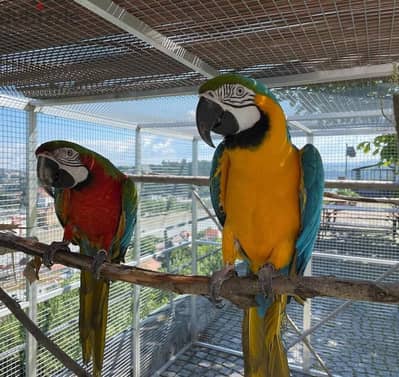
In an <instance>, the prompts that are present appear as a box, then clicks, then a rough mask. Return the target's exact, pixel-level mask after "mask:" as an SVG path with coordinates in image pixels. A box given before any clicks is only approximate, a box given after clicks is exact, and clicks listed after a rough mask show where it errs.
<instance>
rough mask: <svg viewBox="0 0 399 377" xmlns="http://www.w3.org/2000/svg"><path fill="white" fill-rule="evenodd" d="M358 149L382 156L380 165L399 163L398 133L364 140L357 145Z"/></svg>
mask: <svg viewBox="0 0 399 377" xmlns="http://www.w3.org/2000/svg"><path fill="white" fill-rule="evenodd" d="M357 149H358V150H361V151H363V153H366V154H367V153H372V154H373V156H376V155H379V156H380V162H379V164H380V165H383V166H396V165H399V159H398V138H397V135H396V134H386V135H379V136H377V137H375V138H374V140H373V141H372V142H370V141H363V142H361V143H359V144H358V145H357Z"/></svg>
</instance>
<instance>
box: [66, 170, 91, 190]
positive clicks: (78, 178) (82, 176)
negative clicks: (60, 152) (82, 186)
mask: <svg viewBox="0 0 399 377" xmlns="http://www.w3.org/2000/svg"><path fill="white" fill-rule="evenodd" d="M60 169H62V170H65V171H66V172H67V173H68V174H70V175H71V176H72V177H73V179H74V181H75V183H74V185H73V186H71V188H73V187H75V186H77V185H78V184H79V183H82V182H84V181H85V180H86V179H87V178H88V176H89V171H88V169H87V168H86V166H84V165H80V166H68V165H60Z"/></svg>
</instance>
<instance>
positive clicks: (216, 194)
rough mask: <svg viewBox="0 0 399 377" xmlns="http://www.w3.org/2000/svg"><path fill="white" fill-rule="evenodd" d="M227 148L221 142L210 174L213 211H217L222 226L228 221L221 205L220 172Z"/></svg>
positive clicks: (214, 156)
mask: <svg viewBox="0 0 399 377" xmlns="http://www.w3.org/2000/svg"><path fill="white" fill-rule="evenodd" d="M224 149H225V146H224V142H221V143H220V144H219V145H218V146H217V148H216V150H215V153H214V155H213V159H212V166H211V172H210V184H209V188H210V192H211V201H212V206H213V209H214V210H215V213H216V216H217V218H218V219H219V222H220V224H222V226H223V225H224V222H225V220H226V214H225V213H224V211H223V208H222V207H221V205H220V190H221V188H220V171H219V169H218V168H219V163H220V159H221V157H222V155H223V152H224Z"/></svg>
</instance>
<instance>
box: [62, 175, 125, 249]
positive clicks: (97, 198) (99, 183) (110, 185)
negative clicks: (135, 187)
mask: <svg viewBox="0 0 399 377" xmlns="http://www.w3.org/2000/svg"><path fill="white" fill-rule="evenodd" d="M121 194H122V193H121V182H120V181H119V180H117V179H111V178H110V177H106V176H104V175H100V176H99V175H95V178H92V179H91V181H90V183H89V184H88V185H87V186H85V187H83V188H81V189H79V190H74V189H72V190H70V195H69V200H68V201H67V203H65V204H66V205H65V207H64V209H65V211H66V214H67V216H66V217H67V223H66V224H65V225H66V226H65V234H64V238H66V239H72V238H75V239H77V240H79V239H81V238H86V239H88V240H89V242H90V244H92V245H93V246H96V247H99V248H104V249H106V250H109V247H110V246H111V243H112V239H113V238H114V236H115V233H116V231H117V229H118V225H119V220H120V215H121V202H122V198H121Z"/></svg>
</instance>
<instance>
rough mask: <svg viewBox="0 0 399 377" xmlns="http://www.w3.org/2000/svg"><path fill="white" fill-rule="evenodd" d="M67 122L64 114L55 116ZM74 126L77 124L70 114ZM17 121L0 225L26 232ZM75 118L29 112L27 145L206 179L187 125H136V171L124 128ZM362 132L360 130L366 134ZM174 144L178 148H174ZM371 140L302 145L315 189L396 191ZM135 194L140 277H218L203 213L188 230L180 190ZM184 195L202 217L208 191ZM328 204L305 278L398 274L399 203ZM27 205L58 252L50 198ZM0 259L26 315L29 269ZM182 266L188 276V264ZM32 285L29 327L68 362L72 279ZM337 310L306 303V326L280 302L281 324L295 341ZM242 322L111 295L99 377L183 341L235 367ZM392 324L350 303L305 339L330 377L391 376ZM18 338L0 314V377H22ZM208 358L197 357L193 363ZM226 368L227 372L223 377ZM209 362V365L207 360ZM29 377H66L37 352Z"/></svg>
mask: <svg viewBox="0 0 399 377" xmlns="http://www.w3.org/2000/svg"><path fill="white" fill-rule="evenodd" d="M191 100H192V99H191V98H190V101H191ZM67 114H68V113H67V112H65V116H66V115H67ZM74 117H75V118H79V116H77V115H76V114H74ZM29 119H30V118H29V116H28V115H27V113H26V112H25V111H22V110H15V109H11V108H4V107H3V108H1V110H0V123H1V126H2V127H1V128H0V140H1V142H2V143H1V144H2V148H1V149H0V162H1V166H0V168H1V170H0V172H1V177H0V178H1V180H0V189H1V195H0V205H1V206H0V208H1V216H2V219H1V223H5V224H15V225H20V226H22V227H24V226H25V225H26V221H27V220H26V212H27V205H28V203H27V201H28V198H27V196H28V194H27V188H26V186H27V182H26V181H27V177H26V171H27V170H26V166H27V164H29V163H31V162H32V161H34V157H33V156H29V157H27V151H28V150H29V145H28V143H29V140H28V136H30V137H31V139H32V135H31V134H29V132H28V130H29V122H30V120H29ZM82 119H84V120H82ZM82 119H81V120H79V119H66V118H63V117H60V116H55V115H51V114H50V113H40V112H39V113H37V114H36V120H37V129H36V134H34V138H36V140H34V142H35V144H40V143H42V142H44V141H47V140H52V139H68V140H71V141H74V142H78V143H79V144H82V145H84V146H86V147H89V148H91V149H94V150H96V151H97V152H99V153H101V154H103V155H105V156H106V157H108V158H109V159H110V160H111V161H112V162H113V163H114V164H115V165H116V166H118V167H119V168H120V169H121V170H123V171H124V172H126V173H128V174H136V173H143V174H149V175H160V174H162V175H164V174H166V175H191V174H194V173H195V174H196V175H200V176H202V175H205V176H206V175H208V174H209V170H210V166H211V159H212V155H213V150H212V149H211V148H209V147H207V146H206V145H205V144H204V143H201V142H200V143H198V162H197V163H196V164H193V161H192V158H193V145H194V146H195V145H196V143H197V142H195V143H194V144H193V141H192V137H193V136H194V135H195V132H193V128H192V126H190V125H187V124H186V125H184V124H177V125H175V127H170V126H168V127H163V128H162V125H161V124H159V125H158V126H156V127H155V126H154V125H148V127H149V128H148V129H146V128H145V127H144V128H142V129H141V131H140V133H141V135H140V138H141V144H140V145H141V153H140V154H141V158H139V161H140V166H139V167H138V166H136V164H135V161H136V154H135V152H136V149H135V141H136V133H135V131H134V129H133V128H126V127H121V126H120V125H119V127H112V126H110V125H109V126H107V125H106V120H105V119H101V122H99V123H101V124H97V123H95V122H93V121H90V122H89V121H88V119H93V120H94V119H95V116H93V115H92V117H91V118H87V117H83V118H82ZM367 122H368V121H367ZM367 122H366V124H367V126H370V123H367ZM316 126H317V127H319V130H323V129H328V128H333V125H332V124H330V125H328V124H326V123H323V122H322V124H319V121H315V123H314V127H316ZM387 127H388V126H387V125H386V124H385V125H384V128H383V129H384V130H385V131H386V132H385V135H388V136H389V135H390V134H392V132H393V128H392V126H390V128H389V127H388V128H387ZM361 129H362V128H361V127H360V128H359V130H361ZM359 132H360V131H359ZM373 132H376V131H375V130H374V131H373ZM179 133H180V134H181V136H183V137H181V138H180V137H177V136H178V135H179ZM294 135H295V136H294V137H293V142H294V143H295V144H296V145H297V146H298V147H302V146H303V145H305V144H306V142H308V141H309V136H308V137H305V136H300V135H301V134H300V133H299V131H296V132H295V133H294ZM302 135H303V134H302ZM375 137H376V135H375V134H372V133H370V130H369V131H368V132H367V133H365V134H362V133H359V134H354V133H353V132H348V133H342V134H337V135H329V136H328V138H326V137H324V136H317V132H316V135H315V136H314V137H313V142H314V144H315V145H316V147H317V148H318V149H319V150H320V152H321V154H322V156H323V160H324V167H325V171H326V178H327V179H332V180H336V179H339V180H345V179H352V180H360V181H364V180H373V181H378V180H380V181H381V182H388V181H389V182H395V181H396V180H397V179H396V177H397V172H396V170H395V168H392V165H390V164H387V166H384V165H381V164H380V162H381V158H380V157H381V150H380V151H379V152H378V153H377V154H373V151H374V150H375V145H374V144H375V143H374V140H375ZM390 141H391V139H390V137H388V138H387V146H386V149H385V150H384V153H383V154H384V156H388V157H389V156H395V149H394V147H393V146H392V144H390ZM30 142H31V143H32V140H30ZM360 143H363V147H361V148H357V146H358V145H359V144H360ZM365 143H366V144H365ZM367 143H370V145H369V148H367V147H366V148H365V147H364V146H365V145H367ZM368 149H370V150H369V151H368ZM140 190H141V195H140V225H139V227H138V229H139V234H138V236H139V240H140V259H139V262H138V264H139V266H140V267H144V268H149V269H152V270H156V271H165V272H170V273H184V274H190V273H192V272H193V271H195V272H196V273H198V274H201V275H209V274H210V273H211V272H212V271H214V270H216V269H218V268H219V267H220V266H221V252H220V248H221V246H220V240H221V232H220V230H219V229H218V227H217V226H216V224H215V222H214V220H213V219H212V218H211V217H210V216H209V214H208V212H207V211H206V210H205V209H204V208H203V207H202V204H200V203H199V202H196V201H195V202H194V203H196V204H195V208H196V210H195V212H196V218H197V221H196V223H195V224H194V225H195V226H194V227H193V224H192V216H193V203H192V193H191V191H192V187H191V186H189V185H184V184H163V185H161V184H153V183H145V184H141V187H140ZM196 190H197V192H198V194H199V196H200V197H201V199H202V201H203V202H204V203H205V206H206V207H207V208H211V202H210V197H209V189H208V187H198V188H197V189H196ZM328 191H329V192H330V193H333V194H339V195H341V198H339V199H337V198H334V197H328V198H325V201H324V207H323V213H322V222H321V227H320V232H319V237H318V240H317V243H316V248H315V252H314V257H313V262H312V274H314V275H336V276H338V277H342V278H350V279H367V280H375V279H378V278H380V277H381V276H382V274H384V273H386V271H388V270H389V269H390V268H391V267H393V266H394V265H395V264H396V263H398V262H399V257H398V255H399V254H398V236H397V226H398V208H397V205H396V204H395V200H396V198H397V193H396V192H392V191H387V190H381V189H376V188H367V187H366V188H362V189H351V190H349V189H340V190H337V189H329V190H328ZM359 196H362V197H368V198H377V199H382V198H385V199H388V201H387V200H385V201H384V202H378V201H375V202H365V201H362V200H359ZM389 200H391V203H390V202H389ZM36 206H37V227H36V229H35V232H33V233H31V234H35V235H37V236H38V237H39V239H40V240H41V241H43V242H47V243H49V242H51V241H54V240H60V239H61V238H62V229H61V227H60V226H59V225H58V221H57V220H56V217H55V213H54V208H53V203H52V199H51V198H50V197H49V196H48V195H47V194H46V193H45V192H44V191H43V190H42V189H40V188H39V189H38V193H37V200H36ZM16 232H17V233H18V234H20V235H22V236H25V235H26V234H27V233H26V230H25V229H17V230H16ZM195 234H196V237H195V239H193V235H195ZM74 250H76V249H74ZM136 251H137V250H136ZM0 254H1V255H0V261H1V263H0V265H1V270H0V279H1V283H2V287H3V288H5V289H6V290H7V292H8V293H10V294H11V295H14V297H15V298H17V299H18V300H20V301H22V302H21V305H22V306H23V307H27V305H28V304H29V302H28V301H27V296H26V287H25V280H24V278H23V275H22V271H23V268H24V266H25V264H26V262H27V258H26V257H25V255H24V254H21V253H4V254H3V253H0ZM193 257H195V258H196V260H197V263H194V264H193ZM134 258H135V251H134V248H133V243H132V247H131V248H130V249H129V251H128V254H127V263H129V264H133V263H134ZM40 275H41V278H40V281H39V283H38V284H37V293H38V300H37V301H38V303H37V308H38V314H37V322H38V324H39V326H40V327H41V329H42V330H43V331H44V332H45V333H46V334H47V335H49V336H50V337H51V338H52V339H53V340H55V341H56V343H57V344H58V345H59V346H60V347H61V348H62V349H64V350H65V351H66V352H67V353H68V354H69V355H70V356H71V357H72V358H74V359H75V360H78V361H79V362H80V361H81V351H80V346H79V336H78V311H79V301H78V294H79V291H78V288H79V274H78V273H77V272H76V271H75V270H73V269H69V268H65V267H63V266H61V265H55V266H54V267H53V269H52V270H51V271H48V270H47V269H45V268H43V270H42V271H41V274H40ZM398 279H399V272H398V271H396V272H392V273H390V274H389V275H388V276H386V277H385V278H384V280H383V281H397V280H398ZM138 293H140V294H139V296H138ZM138 297H139V300H137V298H138ZM341 304H342V301H340V300H334V299H321V298H317V299H314V300H312V303H311V309H310V314H304V311H303V308H302V307H301V306H300V305H298V304H296V303H292V304H290V305H289V308H288V315H289V317H290V318H291V319H292V320H293V321H294V322H295V324H296V326H297V327H298V328H299V330H300V331H302V330H305V329H307V328H308V327H309V326H313V325H315V324H317V323H318V321H320V320H322V319H323V318H325V316H327V315H328V314H330V313H331V312H332V311H333V310H334V309H336V308H337V307H339V305H341ZM135 305H138V306H139V312H138V317H137V318H138V322H137V318H135V313H134V310H135V308H136V306H135ZM193 309H194V310H193ZM193 313H194V314H193ZM241 318H242V313H241V311H240V310H238V309H237V308H235V307H234V306H232V305H226V306H225V308H224V309H223V310H219V309H216V308H214V307H213V306H212V305H211V304H210V302H209V301H208V300H207V299H205V298H196V299H193V298H192V297H191V296H179V297H178V296H176V295H175V294H171V293H168V292H164V291H160V290H156V289H150V288H141V289H140V290H137V288H135V287H133V286H130V285H128V284H124V283H121V282H113V283H112V284H111V296H110V304H109V322H108V330H107V345H106V352H105V354H106V357H105V364H104V375H105V376H108V375H109V376H114V375H117V376H127V375H130V373H132V371H134V370H135V368H140V369H139V374H140V376H150V375H153V374H154V373H155V372H156V371H157V370H158V369H159V368H161V367H162V366H163V365H164V364H165V362H166V361H167V360H168V359H169V358H170V357H171V356H172V355H175V354H176V353H178V352H179V351H180V350H182V349H184V346H186V345H187V344H189V342H190V341H191V340H192V335H193V334H194V335H195V334H198V339H199V340H200V341H201V342H203V343H208V344H210V345H213V346H218V347H222V349H225V351H226V352H225V355H229V356H226V357H225V359H224V360H223V362H225V363H227V364H228V363H229V360H230V359H229V357H230V358H231V357H233V356H231V354H229V352H232V351H233V352H239V351H240V349H241V338H240V336H241V335H240V332H241V330H240V322H241ZM381 318H383V319H384V320H381ZM398 319H399V318H398V310H397V307H396V306H389V305H380V304H369V303H363V302H356V303H352V304H351V305H350V306H347V307H346V308H345V310H342V312H340V313H338V314H337V316H336V317H335V318H334V319H332V320H331V321H328V322H326V323H325V324H324V325H323V326H321V327H320V328H319V329H317V330H316V331H315V332H314V333H313V334H312V335H311V336H310V341H311V344H312V345H313V347H314V348H315V350H316V352H317V353H318V354H319V355H320V356H321V357H322V358H323V360H324V362H325V363H326V365H327V367H328V369H329V370H330V372H331V373H332V374H333V375H334V376H335V375H336V376H342V377H355V376H358V375H359V374H358V373H359V371H360V372H361V373H363V374H361V375H365V376H366V375H367V373H368V375H370V376H377V375H378V376H383V377H389V376H395V372H396V371H397V370H398V369H399V365H398V363H397V359H396V357H395V355H396V354H397V352H398V351H399V350H398V347H397V343H398V342H397V339H398V336H399V328H398V327H397V326H396V324H397V323H399V321H398ZM284 330H285V331H284V342H285V345H286V346H287V347H290V346H292V347H291V348H290V350H289V352H288V357H289V362H290V365H291V366H292V367H293V368H294V367H295V368H300V367H302V366H306V364H307V360H309V363H308V365H310V366H311V367H312V369H313V370H316V371H322V368H320V365H319V364H318V362H317V361H316V360H315V359H314V358H313V357H312V356H311V355H309V354H308V352H307V350H306V347H304V346H303V345H302V343H297V344H294V343H295V340H296V338H297V333H296V332H295V330H293V328H292V327H291V325H290V324H289V323H288V321H287V322H286V323H285V325H284ZM137 334H139V336H137ZM25 339H26V336H25V332H24V330H23V328H22V327H21V326H20V325H19V323H18V322H17V321H16V320H15V319H14V317H13V316H12V315H10V314H9V313H8V311H7V310H6V309H5V308H4V307H0V345H1V347H0V376H1V377H2V376H4V377H6V376H7V377H8V376H21V375H23V374H24V371H25V367H26V365H25V360H26V357H27V356H26V352H25ZM201 347H203V346H201ZM206 349H207V348H206V347H205V348H201V352H202V353H200V355H203V353H204V352H205V351H204V350H206ZM137 352H138V354H137ZM138 355H140V357H138ZM196 355H197V354H196ZM208 356H210V357H213V356H212V355H211V354H209V355H207V356H206V357H205V356H204V359H206V362H208V361H209V360H208ZM195 357H197V356H195ZM234 357H236V356H234ZM137 359H139V363H137ZM231 360H232V359H231ZM237 360H238V359H237ZM237 360H235V361H234V362H233V364H234V365H235V363H236V361H237ZM198 362H200V361H198ZM212 362H214V363H216V361H215V360H214V361H212ZM230 363H231V361H230ZM212 365H213V364H212ZM215 365H216V364H215ZM229 365H230V364H229ZM237 365H238V366H234V367H233V366H232V367H231V370H234V373H238V374H240V373H242V363H240V362H238V361H237ZM225 367H226V366H225ZM36 368H37V374H38V376H47V375H57V376H67V375H70V373H69V372H68V371H66V370H65V369H64V368H63V367H62V365H61V364H60V363H59V362H58V361H56V360H55V358H54V357H53V356H52V355H50V354H49V353H48V352H47V351H46V350H44V349H43V348H41V347H39V349H38V354H37V363H36ZM226 368H227V367H226ZM234 368H236V369H234ZM216 369H217V370H219V369H218V368H217V367H215V370H216ZM201 370H202V369H201ZM136 373H137V370H136ZM226 373H227V372H226ZM232 373H233V372H232ZM395 377H396V376H395Z"/></svg>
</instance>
